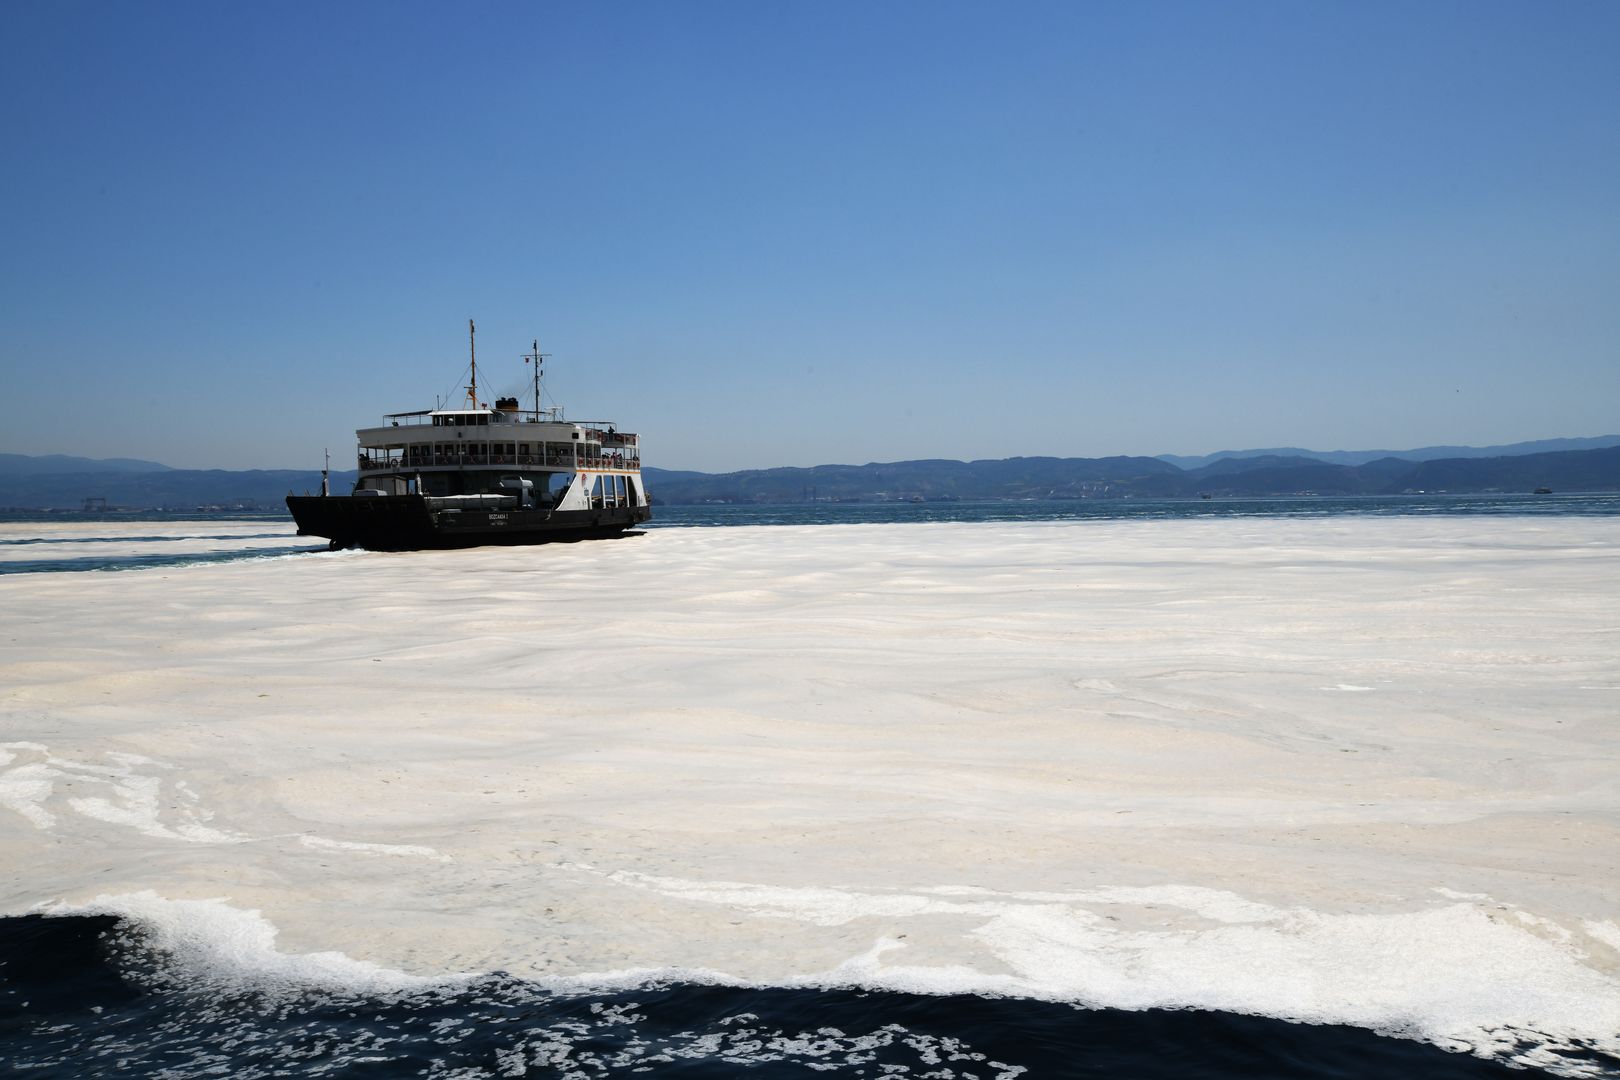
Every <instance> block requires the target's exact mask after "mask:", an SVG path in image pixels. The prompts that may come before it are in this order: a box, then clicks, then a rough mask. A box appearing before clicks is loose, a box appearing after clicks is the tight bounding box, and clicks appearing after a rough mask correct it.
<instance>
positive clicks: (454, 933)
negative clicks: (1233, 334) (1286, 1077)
mask: <svg viewBox="0 0 1620 1080" xmlns="http://www.w3.org/2000/svg"><path fill="white" fill-rule="evenodd" d="M109 528H112V527H109ZM116 528H126V529H129V530H131V532H132V534H138V533H139V532H140V531H141V530H142V528H143V527H142V526H140V525H122V526H117V527H116ZM148 528H149V527H148ZM261 531H263V532H271V531H273V530H272V529H264V530H261ZM0 641H3V642H4V645H5V649H4V653H3V658H0V866H3V867H4V870H3V882H0V889H3V892H0V912H3V913H9V914H16V913H21V912H25V911H29V910H39V909H42V908H48V909H49V910H59V911H63V910H96V911H112V912H120V913H126V914H129V915H131V916H133V917H136V918H139V919H141V920H143V921H145V922H147V923H148V924H149V925H152V926H153V927H155V928H158V929H159V931H160V932H159V935H158V936H159V939H160V940H162V941H164V942H165V943H166V944H167V945H168V946H169V947H171V948H173V949H174V950H176V952H177V955H181V956H182V957H190V960H189V961H188V962H193V963H196V964H199V965H202V966H204V967H207V968H209V969H210V970H213V971H215V973H216V974H226V973H228V974H230V976H231V977H233V978H242V977H263V978H267V979H292V980H294V981H297V980H299V979H304V980H307V981H312V982H317V983H323V984H329V983H331V982H333V981H337V982H343V981H344V980H350V981H352V982H353V983H354V984H355V985H357V986H372V985H396V984H397V985H410V984H412V983H413V982H414V980H416V979H418V978H424V977H425V978H438V977H447V976H452V975H455V974H458V973H473V972H482V971H491V970H504V971H509V972H511V973H513V974H516V975H520V976H525V977H532V978H536V979H542V980H562V981H564V982H569V983H572V982H582V983H602V982H611V981H614V980H616V979H617V980H623V979H626V978H630V979H634V978H639V977H645V976H646V975H647V974H649V973H656V974H664V975H670V974H674V975H684V976H687V977H702V978H709V979H723V980H730V981H737V982H747V983H765V984H786V985H818V984H834V983H850V984H860V985H867V986H884V987H895V988H900V989H908V990H922V991H930V990H962V991H974V992H994V993H1011V994H1024V995H1032V996H1039V997H1047V998H1054V999H1059V1000H1072V1001H1076V1002H1081V1003H1084V1004H1088V1005H1096V1006H1109V1005H1114V1006H1121V1007H1127V1008H1141V1007H1148V1006H1196V1007H1203V1008H1211V1009H1225V1010H1233V1011H1240V1012H1249V1013H1255V1014H1261V1015H1269V1016H1279V1017H1286V1018H1296V1019H1302V1020H1312V1021H1337V1022H1346V1023H1353V1024H1358V1025H1363V1026H1366V1027H1371V1028H1375V1029H1377V1030H1382V1031H1390V1032H1398V1033H1403V1034H1408V1035H1413V1036H1417V1037H1422V1038H1426V1039H1430V1040H1433V1041H1436V1042H1439V1043H1441V1044H1443V1045H1448V1046H1453V1047H1458V1048H1461V1047H1467V1048H1470V1049H1473V1050H1474V1051H1475V1052H1479V1053H1486V1054H1499V1055H1502V1056H1505V1057H1513V1056H1514V1055H1518V1056H1519V1057H1520V1059H1521V1060H1525V1061H1530V1062H1539V1063H1543V1064H1547V1063H1549V1062H1550V1061H1551V1059H1550V1058H1547V1056H1546V1055H1545V1053H1543V1052H1542V1051H1537V1050H1529V1051H1526V1050H1524V1049H1522V1048H1520V1049H1514V1047H1513V1044H1514V1041H1515V1040H1516V1039H1521V1038H1525V1037H1529V1038H1530V1039H1531V1040H1532V1041H1533V1042H1536V1043H1539V1044H1540V1045H1541V1046H1542V1047H1544V1048H1545V1047H1553V1046H1557V1045H1559V1044H1560V1043H1561V1042H1566V1041H1580V1040H1586V1041H1587V1042H1589V1043H1593V1044H1596V1045H1599V1046H1604V1047H1607V1048H1608V1049H1609V1051H1610V1052H1616V1051H1620V727H1617V724H1620V520H1616V519H1614V518H1601V517H1596V518H1582V517H1557V518H1547V517H1542V518H1528V517H1525V518H1439V517H1437V518H1388V519H1383V518H1324V519H1290V520H1281V519H1275V518H1271V519H1267V518H1249V519H1226V520H1182V521H1100V522H1085V523H1073V522H1071V523H1027V524H1025V523H1021V524H1006V523H980V524H911V525H859V526H792V527H736V528H723V529H668V528H666V529H655V530H652V531H650V532H649V533H648V534H647V535H645V536H642V537H635V538H628V539H625V540H620V541H613V542H597V543H586V544H573V545H551V546H545V547H537V548H515V549H501V548H488V549H478V550H470V551H459V552H420V553H405V554H374V555H370V554H361V555H348V556H343V557H326V556H320V555H308V556H293V557H286V558H276V559H268V560H254V561H245V562H238V563H225V564H217V565H206V566H205V565H197V566H185V567H168V568H159V569H149V570H132V571H127V572H122V573H117V574H17V575H11V576H8V577H4V578H0ZM205 901H206V902H205ZM1527 1033H1528V1034H1527Z"/></svg>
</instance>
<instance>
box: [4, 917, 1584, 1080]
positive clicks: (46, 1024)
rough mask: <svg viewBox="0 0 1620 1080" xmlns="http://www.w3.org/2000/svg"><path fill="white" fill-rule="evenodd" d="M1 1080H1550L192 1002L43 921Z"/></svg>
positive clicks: (1245, 1056)
mask: <svg viewBox="0 0 1620 1080" xmlns="http://www.w3.org/2000/svg"><path fill="white" fill-rule="evenodd" d="M1570 1060H1571V1062H1572V1063H1574V1062H1576V1061H1580V1060H1582V1059H1579V1058H1572V1059H1570ZM1584 1060H1585V1061H1586V1062H1587V1063H1588V1064H1591V1065H1595V1066H1597V1067H1598V1068H1602V1066H1603V1063H1602V1062H1601V1061H1599V1060H1598V1059H1594V1058H1586V1059H1584ZM1610 1064H1611V1065H1612V1064H1613V1063H1610ZM0 1074H4V1075H6V1076H28V1077H40V1078H47V1077H49V1078H58V1077H60V1078H78V1077H175V1078H178V1077H203V1076H228V1077H234V1078H248V1077H272V1076H342V1077H392V1076H428V1077H444V1078H451V1077H454V1078H457V1080H470V1078H473V1077H578V1078H594V1077H631V1076H636V1077H643V1076H646V1077H681V1078H700V1077H706V1078H719V1077H733V1076H748V1077H758V1078H761V1080H765V1078H770V1080H777V1078H783V1080H785V1078H790V1077H792V1078H798V1077H805V1078H808V1077H813V1076H820V1075H826V1074H835V1075H839V1076H850V1077H873V1078H881V1077H915V1078H929V1080H990V1078H999V1080H1013V1078H1015V1077H1025V1078H1035V1077H1113V1078H1122V1080H1172V1078H1210V1080H1251V1078H1301V1080H1304V1078H1322V1080H1328V1078H1341V1077H1344V1078H1348V1077H1358V1078H1361V1077H1365V1078H1374V1077H1377V1078H1390V1077H1428V1078H1434V1080H1472V1078H1479V1080H1484V1078H1502V1080H1506V1078H1509V1077H1517V1078H1522V1080H1532V1078H1534V1077H1537V1076H1547V1075H1550V1074H1546V1073H1542V1072H1540V1071H1538V1070H1534V1069H1515V1068H1510V1067H1508V1066H1506V1065H1501V1064H1496V1063H1493V1062H1488V1061H1483V1060H1481V1059H1479V1058H1475V1057H1471V1056H1468V1055H1466V1054H1457V1053H1448V1052H1447V1051H1444V1050H1441V1049H1439V1048H1436V1047H1433V1046H1429V1045H1426V1044H1424V1043H1419V1042H1413V1041H1409V1040H1405V1039H1394V1038H1385V1037H1381V1036H1379V1035H1375V1034H1373V1033H1372V1032H1369V1031H1363V1030H1361V1029H1358V1028H1351V1027H1342V1026H1336V1025H1302V1024H1289V1023H1285V1022H1283V1021H1280V1020H1266V1019H1259V1018H1255V1017H1247V1016H1236V1015H1230V1014H1222V1013H1209V1012H1193V1011H1187V1012H1177V1011H1167V1010H1158V1009H1156V1010H1146V1011H1142V1012H1126V1011H1122V1010H1117V1009H1098V1010H1089V1009H1082V1008H1076V1007H1073V1006H1069V1005H1063V1004H1055V1003H1050V1002H1039V1001H1028V1000H1020V999H1016V998H990V997H977V996H969V995H954V996H925V995H912V994H900V993H891V992H864V991H858V990H814V989H748V988H736V987H724V986H707V985H692V984H663V985H651V986H645V987H640V988H637V989H634V990H629V991H615V992H610V993H559V992H554V991H551V990H547V989H545V988H543V987H540V986H537V985H534V984H531V983H525V982H522V981H520V980H517V979H512V978H508V977H505V976H501V975H490V976H486V977H484V978H481V979H477V980H475V981H473V982H471V983H467V984H462V985H457V986H447V987H444V988H439V989H430V990H421V991H414V992H410V993H401V994H396V995H388V996H384V997H376V996H369V997H368V996H349V995H345V994H342V993H332V992H328V991H322V992H309V991H298V990H296V989H293V988H287V987H281V988H271V987H264V988H251V987H250V988H243V987H239V986H238V987H233V986H229V985H225V986H211V985H207V984H203V985H198V984H196V983H194V982H191V983H188V982H186V981H184V980H178V979H174V978H172V977H170V976H168V975H166V974H165V971H164V963H163V958H162V957H161V956H159V955H155V954H153V953H152V952H150V951H149V950H148V949H147V948H146V946H145V945H144V943H143V941H142V939H141V935H140V933H139V932H138V931H136V930H133V929H132V928H130V927H129V926H127V925H125V924H122V923H120V922H119V921H118V920H117V919H115V918H113V917H111V916H70V917H50V918H47V917H44V916H39V915H27V916H20V917H14V918H9V919H0Z"/></svg>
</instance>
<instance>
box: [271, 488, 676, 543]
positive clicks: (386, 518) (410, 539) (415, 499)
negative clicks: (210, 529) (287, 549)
mask: <svg viewBox="0 0 1620 1080" xmlns="http://www.w3.org/2000/svg"><path fill="white" fill-rule="evenodd" d="M287 509H288V510H290V511H292V516H293V521H295V522H296V523H297V525H298V534H299V535H300V536H321V537H325V538H326V539H327V540H328V541H330V543H331V546H332V547H334V548H349V547H358V548H365V549H366V550H367V551H420V550H425V549H442V548H467V547H483V546H485V545H491V544H506V545H512V544H549V543H559V542H567V541H571V540H599V539H609V538H612V537H615V536H623V535H624V533H625V530H627V529H629V528H630V527H631V526H633V525H637V524H639V523H640V522H643V521H646V520H647V519H648V518H650V517H651V516H652V513H651V511H650V510H649V509H648V508H647V507H645V506H616V507H602V508H597V509H587V510H554V511H547V510H521V509H462V510H440V509H434V508H432V507H430V506H429V505H428V502H427V500H426V499H424V498H423V497H422V496H420V495H376V496H370V497H360V496H353V495H331V496H323V495H289V496H287Z"/></svg>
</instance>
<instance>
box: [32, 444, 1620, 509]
mask: <svg viewBox="0 0 1620 1080" xmlns="http://www.w3.org/2000/svg"><path fill="white" fill-rule="evenodd" d="M20 456H21V455H16V454H11V455H5V457H6V458H7V459H12V460H15V459H17V458H19V457H20ZM23 460H24V461H33V462H37V461H41V460H46V459H38V458H35V459H23ZM69 460H73V459H69ZM79 460H83V459H79ZM5 464H6V463H5V462H0V466H4V465H5ZM646 476H647V484H648V489H649V490H650V492H651V493H652V496H653V499H654V500H655V501H656V502H659V503H664V504H685V503H800V502H807V501H810V500H816V501H819V502H884V501H895V502H913V501H934V500H954V499H1111V498H1193V497H1197V496H1199V495H1209V496H1212V497H1253V496H1265V495H1291V494H1299V493H1313V494H1317V495H1390V494H1400V493H1402V492H1407V491H1428V492H1436V491H1448V492H1455V493H1459V494H1461V493H1467V492H1488V491H1503V492H1513V491H1520V492H1531V491H1534V490H1536V489H1537V488H1543V487H1544V488H1551V489H1552V490H1554V491H1560V492H1568V491H1620V446H1617V447H1608V448H1604V449H1598V450H1563V451H1554V452H1550V453H1540V454H1518V455H1505V456H1497V457H1489V458H1481V457H1467V458H1445V459H1439V460H1432V461H1409V460H1403V459H1400V458H1396V457H1383V458H1379V459H1377V460H1374V461H1369V462H1365V463H1362V464H1359V465H1343V464H1335V463H1333V462H1327V461H1321V460H1317V459H1313V458H1310V457H1305V456H1297V455H1278V454H1271V455H1257V456H1243V457H1230V458H1221V459H1218V460H1216V461H1213V462H1210V463H1208V464H1205V465H1203V466H1200V467H1198V468H1195V469H1190V470H1184V469H1179V468H1177V467H1176V466H1174V465H1172V464H1170V463H1169V462H1166V461H1163V460H1161V459H1159V458H1143V457H1109V458H1053V457H1021V458H1003V459H999V460H994V461H944V460H926V461H892V462H873V463H871V464H867V465H818V466H816V467H814V468H805V469H786V468H784V469H755V470H749V471H747V472H735V473H722V474H709V473H698V472H681V471H674V470H667V469H656V468H648V469H647V470H646ZM354 480H355V474H354V473H353V472H334V473H333V474H332V491H333V492H334V493H337V494H345V493H347V492H348V491H349V489H350V488H352V487H353V485H354ZM320 487H321V474H320V472H319V471H317V470H314V469H307V470H250V471H245V472H229V471H226V470H223V469H161V471H145V472H140V471H129V470H124V471H115V470H112V469H102V470H99V471H90V472H81V471H68V472H56V473H44V472H38V471H30V467H24V468H20V469H9V470H8V469H6V468H4V467H0V507H10V508H19V509H20V508H30V509H63V510H74V509H79V508H81V507H82V506H84V504H85V501H86V500H87V499H97V500H100V499H105V500H106V502H107V504H108V505H109V506H113V507H129V508H149V507H163V508H170V509H190V508H193V507H198V506H227V507H235V506H245V507H257V508H261V509H270V510H276V509H280V508H281V507H282V505H283V504H282V499H283V498H284V497H285V496H286V495H287V493H288V492H289V491H292V492H298V493H303V492H306V491H308V492H315V491H319V490H320Z"/></svg>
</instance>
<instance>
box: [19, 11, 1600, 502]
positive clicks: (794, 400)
mask: <svg viewBox="0 0 1620 1080" xmlns="http://www.w3.org/2000/svg"><path fill="white" fill-rule="evenodd" d="M1617 58H1620V4H1617V3H1614V2H1611V0H1601V2H1579V0H1571V2H1558V3H1540V2H1530V0H1526V2H1522V3H1510V4H1504V3H1491V2H1478V0H1467V2H1460V3H1394V2H1390V3H1369V2H1355V3H1330V2H1319V0H1311V2H1303V3H1302V2H1296V0H1276V2H1268V3H1251V2H1230V3H1206V2H1196V3H1195V2H1185V3H1155V2H1120V3H1083V2H1080V0H1066V2H1060V3H1038V2H1030V0H1021V2H1017V3H1010V4H1009V3H993V2H989V0H985V2H981V3H953V2H942V0H925V2H907V0H883V2H880V3H864V2H861V3H855V2H847V3H846V2H828V0H815V2H810V0H804V2H780V3H778V2H772V3H759V2H755V0H747V2H737V3H721V2H701V0H692V2H658V3H579V2H570V3H538V2H525V3H479V4H448V3H438V4H412V3H398V2H389V3H375V4H372V3H361V2H345V3H313V2H308V3H304V2H277V3H246V2H231V3H217V2H208V3H187V2H168V0H165V2H162V3H158V2H146V3H137V2H117V3H114V2H102V3H75V2H71V0H48V2H42V0H9V2H7V3H6V4H4V5H0V95H3V100H4V102H5V106H4V108H3V109H0V145H3V147H4V157H5V167H4V169H3V170H0V215H3V224H4V229H3V236H0V375H3V377H4V385H5V387H6V390H7V395H8V402H9V407H8V409H7V419H6V423H5V428H4V430H5V434H4V436H3V437H0V450H6V451H12V452H20V453H36V454H39V453H69V454H82V455H86V456H92V457H107V456H127V457H145V458H153V459H156V460H159V461H163V462H166V463H168V464H171V465H177V466H187V467H225V468H251V467H267V468H288V467H316V466H318V465H319V463H320V460H321V450H322V448H323V447H327V446H329V447H331V448H332V449H333V451H334V457H335V458H336V459H338V460H342V461H346V460H347V455H348V453H349V451H350V449H351V448H352V446H353V442H354V437H353V431H354V428H355V427H357V426H359V425H361V424H370V423H373V422H375V421H376V420H377V418H378V417H379V416H380V414H382V413H383V412H388V411H398V410H405V409H413V408H422V407H428V406H431V405H432V404H433V402H434V398H435V395H442V394H445V393H446V392H448V391H449V390H450V389H452V388H453V387H454V386H455V385H456V384H457V381H458V378H459V376H460V374H461V371H462V367H463V365H464V363H465V358H466V320H467V318H468V317H469V316H471V317H473V318H476V319H477V320H478V326H479V353H480V360H481V363H480V367H481V368H483V369H485V370H486V371H487V372H488V373H489V375H490V376H491V377H492V381H493V384H494V387H495V389H497V390H515V389H517V388H518V387H520V386H523V385H524V379H525V370H526V369H525V368H524V366H523V364H522V362H521V360H520V359H519V358H520V356H521V354H522V353H523V352H524V351H525V350H526V349H527V348H528V345H529V341H530V339H531V338H533V337H535V336H538V337H539V338H540V340H541V344H542V348H543V349H545V350H546V351H549V352H551V353H553V354H554V356H553V358H552V360H550V361H548V370H549V371H550V372H551V378H550V387H551V389H552V391H553V393H554V394H555V396H556V398H557V399H558V400H559V401H561V402H562V403H563V404H564V405H566V406H567V407H568V409H569V411H570V414H571V415H576V416H581V417H587V418H596V417H606V418H610V419H614V420H617V421H618V422H619V423H620V424H621V426H623V427H625V428H627V429H630V430H637V431H640V432H642V433H643V436H644V439H645V445H646V447H647V451H646V453H647V459H648V462H649V463H650V464H657V465H661V466H665V467H670V468H692V469H702V470H709V471H719V470H729V469H735V468H746V467H755V466H764V465H812V464H819V463H826V462H865V461H892V460H899V459H906V458H919V457H951V458H976V457H1005V456H1012V455H1017V454H1028V455H1034V454H1050V455H1061V456H1101V455H1107V454H1121V453H1124V454H1155V453H1202V452H1207V451H1213V450H1218V449H1224V448H1239V447H1254V446H1276V445H1298V446H1305V447H1310V448H1313V449H1323V450H1327V449H1339V448H1344V449H1364V448H1374V447H1381V448H1406V447H1411V446H1418V445H1426V444H1433V443H1468V444H1474V445H1483V444H1492V443H1502V442H1512V441H1518V440H1524V439H1533V438H1546V437H1556V436H1573V435H1598V434H1607V433H1610V432H1614V431H1615V430H1617V429H1620V59H1617Z"/></svg>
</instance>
